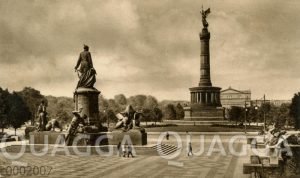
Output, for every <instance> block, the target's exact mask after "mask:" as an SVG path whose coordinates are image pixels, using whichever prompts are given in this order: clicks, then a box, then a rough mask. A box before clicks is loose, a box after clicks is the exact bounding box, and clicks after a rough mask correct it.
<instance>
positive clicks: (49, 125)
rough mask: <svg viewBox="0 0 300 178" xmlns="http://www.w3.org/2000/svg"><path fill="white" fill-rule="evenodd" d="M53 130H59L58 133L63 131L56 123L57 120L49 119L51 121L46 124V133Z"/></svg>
mask: <svg viewBox="0 0 300 178" xmlns="http://www.w3.org/2000/svg"><path fill="white" fill-rule="evenodd" d="M55 128H59V129H60V131H62V130H63V129H62V126H61V124H60V123H59V122H58V120H57V119H51V120H50V121H49V122H48V123H47V124H46V127H45V129H46V131H51V130H52V131H54V130H55Z"/></svg>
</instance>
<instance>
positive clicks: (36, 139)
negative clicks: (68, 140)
mask: <svg viewBox="0 0 300 178" xmlns="http://www.w3.org/2000/svg"><path fill="white" fill-rule="evenodd" d="M64 140H65V135H64V134H63V133H62V132H54V131H42V132H30V133H29V144H56V143H58V144H64Z"/></svg>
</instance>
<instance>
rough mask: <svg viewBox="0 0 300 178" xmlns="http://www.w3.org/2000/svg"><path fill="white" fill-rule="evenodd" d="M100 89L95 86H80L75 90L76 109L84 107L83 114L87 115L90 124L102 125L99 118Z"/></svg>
mask: <svg viewBox="0 0 300 178" xmlns="http://www.w3.org/2000/svg"><path fill="white" fill-rule="evenodd" d="M99 94H100V91H98V90H97V89H95V88H82V87H79V88H77V89H76V90H75V92H74V97H75V98H74V99H75V110H77V111H78V110H79V109H80V108H82V112H81V115H84V114H85V115H87V117H88V122H89V124H90V125H95V126H99V127H101V126H100V125H101V123H100V119H99V103H98V97H99Z"/></svg>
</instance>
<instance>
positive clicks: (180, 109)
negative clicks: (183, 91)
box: [176, 103, 184, 120]
mask: <svg viewBox="0 0 300 178" xmlns="http://www.w3.org/2000/svg"><path fill="white" fill-rule="evenodd" d="M183 118H184V109H183V107H182V106H181V104H180V103H178V104H177V105H176V119H177V120H181V119H183Z"/></svg>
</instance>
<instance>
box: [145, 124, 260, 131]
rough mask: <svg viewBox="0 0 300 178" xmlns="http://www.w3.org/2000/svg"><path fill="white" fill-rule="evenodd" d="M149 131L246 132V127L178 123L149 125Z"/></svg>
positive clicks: (254, 128)
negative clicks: (175, 124)
mask: <svg viewBox="0 0 300 178" xmlns="http://www.w3.org/2000/svg"><path fill="white" fill-rule="evenodd" d="M145 129H146V131H147V132H165V131H174V132H185V131H189V132H244V131H245V129H244V127H243V126H231V127H229V126H211V125H196V126H193V125H177V126H174V125H172V126H161V127H159V126H157V127H147V128H145ZM259 130H261V128H260V127H256V126H247V131H248V132H250V131H259Z"/></svg>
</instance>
